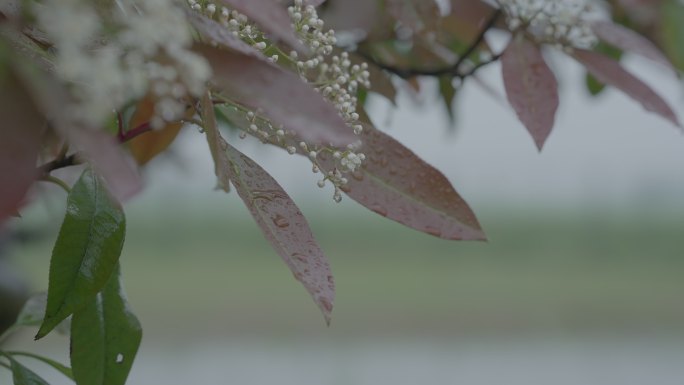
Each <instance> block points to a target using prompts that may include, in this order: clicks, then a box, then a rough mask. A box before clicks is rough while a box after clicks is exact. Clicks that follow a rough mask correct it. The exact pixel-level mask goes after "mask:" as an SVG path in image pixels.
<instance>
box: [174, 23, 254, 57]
mask: <svg viewBox="0 0 684 385" xmlns="http://www.w3.org/2000/svg"><path fill="white" fill-rule="evenodd" d="M187 18H188V21H189V22H190V24H191V25H192V26H193V27H194V28H195V29H196V30H197V32H199V33H200V34H201V35H202V36H203V37H204V38H205V39H209V40H210V41H211V42H214V43H216V44H218V45H220V46H223V47H224V48H228V49H232V50H234V51H237V52H240V53H243V54H245V55H252V56H254V57H257V58H263V59H264V60H266V58H265V57H264V55H263V54H262V53H261V52H259V51H257V50H256V49H255V48H253V47H252V46H250V45H249V44H247V43H245V42H244V41H242V40H240V39H239V38H238V37H237V36H235V35H233V34H232V33H231V32H230V31H229V30H228V29H226V28H225V27H224V26H222V25H221V24H219V23H217V22H216V21H214V20H212V19H210V18H208V17H206V16H204V15H201V14H198V13H197V12H193V11H189V12H188V13H187Z"/></svg>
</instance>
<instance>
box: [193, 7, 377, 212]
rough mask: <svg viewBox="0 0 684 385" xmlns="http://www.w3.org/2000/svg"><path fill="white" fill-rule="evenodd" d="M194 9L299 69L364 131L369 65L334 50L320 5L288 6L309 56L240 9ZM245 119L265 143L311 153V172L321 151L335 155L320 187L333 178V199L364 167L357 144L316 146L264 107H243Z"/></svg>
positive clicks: (252, 132)
mask: <svg viewBox="0 0 684 385" xmlns="http://www.w3.org/2000/svg"><path fill="white" fill-rule="evenodd" d="M187 2H188V5H189V6H190V8H192V9H193V10H195V11H196V12H199V13H201V14H203V15H205V16H207V17H210V18H212V19H214V20H215V21H218V22H219V23H220V24H221V25H223V27H224V28H226V29H227V30H229V31H231V33H232V34H233V35H234V36H236V37H239V38H240V39H242V40H243V41H245V42H246V43H248V44H250V45H251V46H252V47H254V48H256V49H258V50H260V51H262V53H264V55H266V56H267V57H268V58H269V59H270V60H271V61H272V62H274V63H279V64H282V65H284V66H289V67H291V68H292V69H293V70H295V71H297V73H298V74H299V75H300V77H301V79H302V80H303V81H305V82H307V83H309V84H310V85H312V86H313V87H314V88H315V89H316V90H317V91H318V92H320V93H321V95H323V96H324V97H325V98H326V99H327V100H328V101H330V102H331V103H332V104H333V105H334V106H335V108H336V109H337V111H338V112H339V114H340V116H341V117H342V119H344V121H345V122H346V123H347V125H348V126H349V127H350V129H351V130H353V131H354V133H356V134H357V135H359V134H361V131H362V130H363V126H362V125H361V124H360V122H359V114H358V113H357V112H356V107H357V103H358V99H357V97H356V95H357V92H358V90H359V88H360V87H365V88H370V80H369V77H370V74H369V72H368V64H366V63H362V64H360V65H357V64H352V63H351V61H350V58H349V55H348V54H347V53H346V52H342V53H341V54H339V55H332V53H333V51H334V47H335V44H336V43H337V39H336V38H335V31H333V30H327V31H325V30H324V22H323V20H321V19H320V18H319V17H318V14H317V12H316V9H315V8H314V7H313V6H310V5H307V6H305V5H303V2H302V0H295V1H294V4H293V5H292V6H290V7H288V13H289V15H290V19H291V21H292V26H293V27H294V30H295V31H296V33H297V36H298V38H299V40H300V41H301V42H302V43H303V44H304V45H305V46H306V47H307V48H308V49H309V50H310V52H311V53H310V55H309V56H307V57H301V55H299V54H298V53H297V52H296V51H291V52H289V53H287V52H283V51H281V50H280V48H278V47H277V46H275V45H274V44H272V43H271V42H270V41H269V40H268V39H267V37H266V36H265V34H264V33H263V32H262V31H261V30H259V28H258V27H257V26H255V25H254V24H253V23H251V21H250V20H249V19H248V18H247V17H246V16H245V15H242V14H240V13H239V12H237V11H235V10H229V9H227V8H226V7H223V6H220V7H218V6H216V4H214V3H212V2H210V1H205V0H187ZM241 111H242V112H243V113H244V118H245V119H246V123H247V124H246V129H245V131H244V132H243V133H242V134H241V137H243V138H244V137H246V135H247V134H250V135H253V136H256V137H257V138H259V139H261V140H262V141H264V142H268V143H272V144H276V145H278V146H280V147H282V148H284V149H285V150H287V152H288V153H290V154H295V153H297V152H300V153H304V154H306V155H308V157H309V159H310V160H311V162H312V163H313V167H312V171H313V172H314V173H319V172H321V166H320V164H319V160H318V155H319V153H321V152H324V153H327V154H328V155H332V158H333V159H334V161H335V165H336V167H335V168H334V169H333V170H330V171H328V172H327V173H326V174H325V175H323V179H321V180H320V181H319V182H318V186H320V187H324V186H325V185H326V182H327V181H329V182H331V183H332V185H333V186H334V188H335V193H334V195H333V199H334V200H335V201H338V202H339V201H340V200H341V199H342V194H341V191H342V190H341V189H342V188H343V187H344V185H345V184H346V183H347V182H348V180H347V178H346V177H345V175H346V174H347V173H349V172H353V171H355V170H356V169H357V168H359V167H360V166H361V164H362V162H363V160H364V159H365V155H364V154H362V153H357V152H355V146H350V147H348V148H344V149H341V148H332V147H326V146H316V145H312V144H309V143H305V142H302V141H300V140H299V139H298V138H297V137H296V136H294V135H293V134H291V133H290V132H289V131H288V130H287V129H286V128H284V127H283V126H282V125H276V124H274V123H273V122H270V121H269V120H268V119H266V118H264V117H263V116H262V114H260V112H259V111H249V110H246V109H241Z"/></svg>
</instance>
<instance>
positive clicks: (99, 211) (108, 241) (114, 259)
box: [36, 169, 126, 339]
mask: <svg viewBox="0 0 684 385" xmlns="http://www.w3.org/2000/svg"><path fill="white" fill-rule="evenodd" d="M125 232H126V220H125V217H124V214H123V211H122V210H121V207H120V205H119V204H118V203H117V202H116V201H115V200H114V199H113V198H112V197H110V195H109V193H108V192H107V190H106V188H105V186H104V184H103V182H102V181H101V180H100V178H99V177H98V176H97V175H96V174H95V173H94V172H93V171H92V170H91V169H86V170H85V171H84V172H83V174H82V175H81V177H80V179H79V180H78V181H77V182H76V184H75V185H74V187H73V188H72V190H71V193H69V198H68V200H67V211H66V216H65V218H64V222H63V223H62V227H61V228H60V230H59V236H58V238H57V242H56V243H55V247H54V249H53V250H52V259H51V261H50V275H49V284H48V298H47V307H46V310H45V317H44V320H43V324H42V325H41V327H40V330H39V331H38V334H37V335H36V339H38V338H42V337H44V336H45V335H47V334H48V333H49V332H50V331H51V330H52V329H54V327H55V326H57V325H58V324H59V323H60V322H61V321H63V320H64V319H65V318H67V317H68V316H69V315H71V314H72V313H74V312H75V311H76V310H78V309H80V308H82V307H83V306H85V305H86V304H87V303H89V302H90V301H92V299H93V298H94V297H95V295H96V294H97V293H98V292H99V291H100V290H102V288H103V287H104V285H105V284H106V283H107V281H108V280H109V277H110V276H111V275H112V272H113V271H114V268H115V267H116V264H117V263H118V260H119V256H120V255H121V249H122V247H123V242H124V236H125Z"/></svg>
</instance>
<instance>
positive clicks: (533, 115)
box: [501, 36, 558, 151]
mask: <svg viewBox="0 0 684 385" xmlns="http://www.w3.org/2000/svg"><path fill="white" fill-rule="evenodd" d="M501 69H502V72H503V80H504V86H505V88H506V95H507V96H508V102H509V103H510V104H511V106H513V109H514V110H515V112H516V113H517V115H518V119H520V121H521V122H522V123H523V124H524V125H525V127H527V130H528V131H529V132H530V134H531V135H532V138H533V139H534V143H535V144H536V145H537V148H538V149H539V150H540V151H541V149H542V147H543V146H544V142H545V141H546V138H548V136H549V134H550V133H551V130H552V129H553V123H554V120H555V117H556V110H557V109H558V83H557V82H556V77H555V76H554V75H553V72H551V69H550V68H549V66H548V65H547V64H546V62H545V61H544V57H543V56H542V53H541V51H539V47H537V46H536V45H535V44H533V43H531V42H530V41H528V40H526V39H524V38H522V36H516V37H514V38H513V39H511V42H510V43H509V44H508V47H506V49H505V50H504V53H503V55H502V56H501Z"/></svg>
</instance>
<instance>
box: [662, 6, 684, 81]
mask: <svg viewBox="0 0 684 385" xmlns="http://www.w3.org/2000/svg"><path fill="white" fill-rule="evenodd" d="M682 20H684V4H682V2H681V1H678V0H666V1H665V2H664V4H663V5H662V20H661V23H660V34H661V40H662V44H663V49H664V50H665V53H666V54H667V56H668V57H669V59H670V60H671V61H672V63H673V64H674V65H675V67H677V68H679V69H680V70H682V71H684V44H682V40H683V39H684V23H682Z"/></svg>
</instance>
